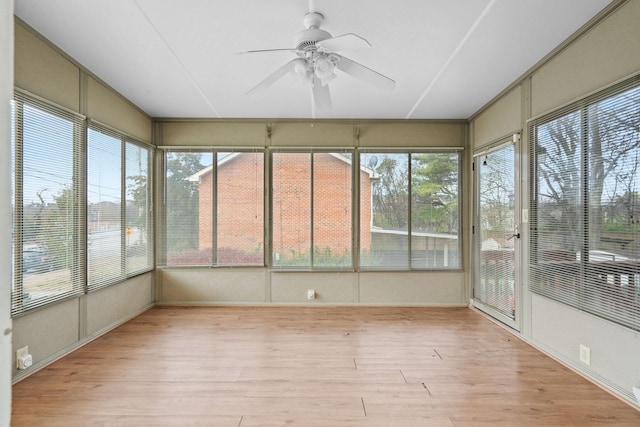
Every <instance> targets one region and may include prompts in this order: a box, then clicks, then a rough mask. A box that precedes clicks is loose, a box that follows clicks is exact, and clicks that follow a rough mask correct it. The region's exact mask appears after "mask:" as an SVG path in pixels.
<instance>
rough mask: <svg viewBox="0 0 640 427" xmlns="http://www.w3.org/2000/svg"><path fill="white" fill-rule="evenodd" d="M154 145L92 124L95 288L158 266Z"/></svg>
mask: <svg viewBox="0 0 640 427" xmlns="http://www.w3.org/2000/svg"><path fill="white" fill-rule="evenodd" d="M150 156H151V151H150V149H148V148H146V147H144V146H143V145H142V144H141V143H135V142H133V141H131V140H129V138H127V137H125V136H124V135H122V134H120V133H118V132H116V131H113V130H111V129H108V128H106V127H104V126H101V125H99V124H96V123H94V122H92V123H91V124H90V125H89V129H88V130H87V282H88V287H89V289H90V290H93V289H98V288H100V287H103V286H105V285H109V284H112V283H115V282H117V281H121V280H123V279H125V278H126V277H127V276H130V275H132V274H136V273H140V272H144V271H148V270H150V269H151V268H153V258H152V239H151V236H152V233H153V230H152V229H151V227H150V225H151V218H150V215H151V209H150V208H151V205H150V197H149V196H150V193H149V191H150V189H149V188H148V185H147V183H148V180H149V165H150V161H151V159H150Z"/></svg>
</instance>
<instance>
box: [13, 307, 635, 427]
mask: <svg viewBox="0 0 640 427" xmlns="http://www.w3.org/2000/svg"><path fill="white" fill-rule="evenodd" d="M12 420H13V421H12V423H13V425H15V426H39V425H44V426H65V427H67V426H89V425H104V426H121V425H125V426H129V425H130V426H153V425H157V426H164V425H173V426H223V427H225V426H229V427H249V426H304V427H310V426H541V425H554V426H566V425H573V426H594V425H612V426H613V425H615V426H632V425H633V426H638V425H640V411H636V410H635V409H634V408H632V407H631V406H629V405H628V404H626V403H624V402H623V401H621V400H618V399H617V398H615V397H613V396H611V395H610V394H608V393H607V392H605V391H603V390H601V389H600V388H598V387H597V386H595V385H593V384H591V383H590V382H588V381H587V380H585V379H584V378H582V377H580V376H579V375H577V374H575V373H573V372H571V371H570V370H569V369H567V368H565V367H563V366H562V365H560V364H559V363H557V362H555V361H554V360H552V359H550V358H548V357H546V356H544V355H543V354H542V353H540V352H538V351H537V350H535V349H533V348H532V347H530V346H528V345H527V344H525V343H524V342H522V341H520V340H519V339H517V338H516V337H514V336H513V335H511V334H510V333H509V332H507V331H505V330H504V329H503V328H501V327H499V326H497V325H495V324H494V323H493V322H491V321H489V320H487V319H486V318H484V317H483V316H482V315H480V314H478V313H476V312H474V311H472V310H470V309H466V308H437V309H433V308H389V307H385V308H373V307H207V308H203V307H189V308H184V307H178V308H175V307H171V308H166V307H164V308H163V307H157V308H153V309H151V310H150V311H148V312H146V313H144V314H142V315H141V316H139V317H137V318H135V319H133V320H132V321H130V322H128V323H126V324H125V325H123V326H121V327H119V328H117V329H115V330H114V331H112V332H110V333H108V334H106V335H104V336H103V337H101V338H99V339H97V340H95V341H93V342H91V343H90V344H88V345H86V346H85V347H83V348H81V349H79V350H77V351H75V352H74V353H72V354H70V355H69V356H67V357H65V358H63V359H62V360H59V361H58V362H55V363H53V364H52V365H50V366H48V367H47V368H45V369H43V370H41V371H40V372H37V373H35V374H34V375H32V376H30V377H29V378H27V379H25V380H23V381H21V382H19V383H17V384H16V385H14V387H13V418H12Z"/></svg>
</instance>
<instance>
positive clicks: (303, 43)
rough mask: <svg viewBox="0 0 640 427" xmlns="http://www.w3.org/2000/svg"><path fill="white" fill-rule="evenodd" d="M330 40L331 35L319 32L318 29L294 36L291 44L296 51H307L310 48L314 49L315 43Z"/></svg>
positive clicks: (310, 29) (323, 31) (322, 31)
mask: <svg viewBox="0 0 640 427" xmlns="http://www.w3.org/2000/svg"><path fill="white" fill-rule="evenodd" d="M330 38H331V34H329V33H328V32H326V31H325V30H321V29H320V28H309V29H307V30H302V31H300V32H299V33H298V34H296V35H295V37H294V39H293V43H294V44H295V46H296V49H297V50H307V49H309V48H310V47H314V48H315V46H316V42H319V41H321V40H326V39H330Z"/></svg>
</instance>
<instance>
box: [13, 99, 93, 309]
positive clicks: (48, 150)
mask: <svg viewBox="0 0 640 427" xmlns="http://www.w3.org/2000/svg"><path fill="white" fill-rule="evenodd" d="M13 113H14V121H13V123H14V128H13V130H12V134H13V136H14V142H15V145H14V149H13V153H14V159H13V165H14V171H15V190H14V208H15V209H16V211H15V214H14V217H15V220H16V223H15V226H14V230H13V233H14V257H15V259H14V284H13V287H12V291H13V292H12V314H17V313H19V312H21V311H24V310H27V309H29V308H35V307H37V306H40V305H42V304H46V303H48V302H50V301H54V300H57V299H60V298H64V297H66V296H68V295H72V294H77V293H80V292H82V283H81V277H82V276H81V274H80V270H79V268H78V266H79V265H78V264H79V262H80V259H79V257H78V242H79V240H80V236H79V230H78V229H77V228H76V224H77V223H78V218H79V213H78V210H77V203H78V199H79V197H78V188H77V186H76V180H75V176H76V173H77V171H78V169H77V167H76V164H77V157H76V156H75V154H74V153H75V149H76V147H77V145H78V144H79V135H80V127H79V126H80V124H81V120H80V119H79V118H76V117H73V116H72V115H71V114H68V113H66V112H58V111H57V110H56V109H55V108H54V107H50V106H48V105H45V104H42V105H40V104H39V103H38V102H35V103H34V104H32V105H30V104H29V103H28V101H27V100H25V99H24V98H23V96H21V95H19V94H17V95H16V102H15V104H14V110H13Z"/></svg>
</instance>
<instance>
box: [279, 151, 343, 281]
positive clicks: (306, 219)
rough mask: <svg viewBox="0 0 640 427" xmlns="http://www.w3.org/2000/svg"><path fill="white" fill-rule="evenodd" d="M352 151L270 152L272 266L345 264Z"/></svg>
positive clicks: (337, 266) (328, 266) (332, 266)
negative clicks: (271, 175) (271, 174)
mask: <svg viewBox="0 0 640 427" xmlns="http://www.w3.org/2000/svg"><path fill="white" fill-rule="evenodd" d="M352 170H353V168H352V154H351V153H350V152H274V153H273V154H272V173H273V177H272V183H273V194H272V220H273V226H272V245H273V248H272V250H273V254H272V265H273V266H274V267H304V268H350V267H351V266H352V265H353V263H352V256H351V254H352V249H351V248H352V245H353V243H352V241H353V238H352V235H353V233H352V222H353V220H352V208H351V206H352V198H353V195H352V180H353V178H352V174H353V172H352Z"/></svg>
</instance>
